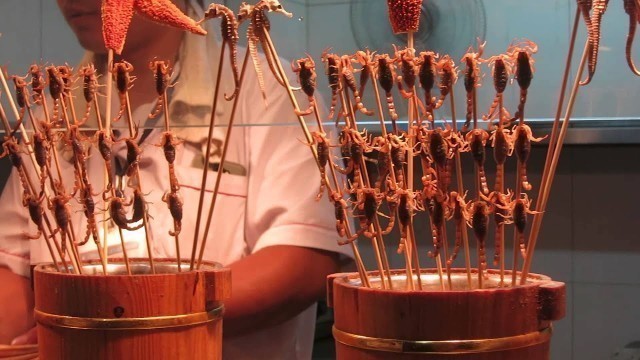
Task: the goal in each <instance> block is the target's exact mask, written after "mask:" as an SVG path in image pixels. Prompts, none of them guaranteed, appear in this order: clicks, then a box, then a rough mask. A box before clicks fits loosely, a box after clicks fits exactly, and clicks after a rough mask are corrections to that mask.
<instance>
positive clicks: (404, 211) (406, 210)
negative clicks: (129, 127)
mask: <svg viewBox="0 0 640 360" xmlns="http://www.w3.org/2000/svg"><path fill="white" fill-rule="evenodd" d="M416 199H417V195H416V194H415V192H413V191H408V190H406V189H402V188H400V187H396V188H395V189H394V190H393V191H392V193H391V194H390V195H387V202H388V203H389V204H392V203H395V204H397V206H396V209H397V212H398V221H399V222H400V244H399V246H398V253H399V254H400V253H402V252H404V249H405V248H406V244H407V238H408V235H409V225H410V224H411V219H412V218H413V214H414V213H415V212H416V211H418V210H424V209H423V208H422V205H421V204H420V202H419V201H417V200H416ZM390 217H391V219H392V221H391V224H390V226H389V229H387V230H385V231H384V232H383V234H388V233H389V232H391V229H392V228H393V219H394V217H395V214H394V211H391V213H390Z"/></svg>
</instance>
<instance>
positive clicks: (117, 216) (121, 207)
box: [107, 190, 144, 231]
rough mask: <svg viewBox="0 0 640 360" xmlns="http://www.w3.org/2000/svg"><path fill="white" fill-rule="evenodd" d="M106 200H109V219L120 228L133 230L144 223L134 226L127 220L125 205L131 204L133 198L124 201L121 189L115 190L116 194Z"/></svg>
mask: <svg viewBox="0 0 640 360" xmlns="http://www.w3.org/2000/svg"><path fill="white" fill-rule="evenodd" d="M107 200H108V201H109V209H108V210H109V216H110V218H109V219H111V220H112V221H113V223H114V224H116V226H118V227H119V228H120V229H123V230H127V231H135V230H138V229H140V228H142V227H143V226H144V223H140V224H138V225H136V226H130V225H129V223H128V222H127V212H126V210H125V207H127V206H131V204H132V203H133V199H132V200H129V202H126V200H125V198H124V194H123V193H122V191H121V190H116V194H115V195H114V196H112V197H110V198H108V199H107ZM107 220H108V219H107Z"/></svg>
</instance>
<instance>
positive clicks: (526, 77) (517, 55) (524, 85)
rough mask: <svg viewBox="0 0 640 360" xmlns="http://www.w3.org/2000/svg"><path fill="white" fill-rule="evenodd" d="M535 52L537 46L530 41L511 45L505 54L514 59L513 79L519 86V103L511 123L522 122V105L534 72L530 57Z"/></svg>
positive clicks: (533, 62) (532, 60)
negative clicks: (514, 121)
mask: <svg viewBox="0 0 640 360" xmlns="http://www.w3.org/2000/svg"><path fill="white" fill-rule="evenodd" d="M537 52H538V45H537V44H536V43H534V42H533V41H531V40H523V42H522V43H520V44H512V45H511V46H509V49H508V50H507V53H509V54H511V57H512V58H513V59H514V63H515V65H516V68H515V78H516V80H517V81H518V86H520V102H519V103H518V110H517V111H516V113H515V116H514V118H513V119H512V121H513V120H516V119H520V121H521V122H522V121H524V105H525V103H526V102H527V91H528V89H529V85H531V80H532V79H533V73H534V71H535V69H534V67H533V64H535V60H534V59H533V57H532V55H533V54H535V53H537Z"/></svg>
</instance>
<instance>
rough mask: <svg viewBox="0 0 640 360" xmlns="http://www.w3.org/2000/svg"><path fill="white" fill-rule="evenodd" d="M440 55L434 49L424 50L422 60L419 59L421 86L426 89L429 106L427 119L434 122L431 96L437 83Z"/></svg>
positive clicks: (427, 104)
mask: <svg viewBox="0 0 640 360" xmlns="http://www.w3.org/2000/svg"><path fill="white" fill-rule="evenodd" d="M439 57H440V55H438V54H436V53H434V52H432V51H423V52H421V53H420V60H419V61H418V63H419V66H420V71H419V72H418V79H419V80H420V86H422V90H424V99H425V100H424V101H425V106H426V107H427V119H428V120H429V121H431V122H433V107H434V105H435V104H434V99H433V98H432V97H431V90H433V87H434V85H435V84H436V74H437V72H438V69H437V66H436V65H437V63H438V58H439Z"/></svg>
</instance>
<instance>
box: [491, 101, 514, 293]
mask: <svg viewBox="0 0 640 360" xmlns="http://www.w3.org/2000/svg"><path fill="white" fill-rule="evenodd" d="M503 110H504V97H503V96H502V95H500V99H499V100H498V131H500V132H502V129H503V127H502V111H503ZM505 162H506V161H505ZM500 166H501V167H502V171H501V172H500V178H499V179H496V182H498V183H499V184H500V186H499V188H497V189H496V191H498V192H499V195H498V196H500V195H502V194H503V193H504V168H505V164H502V165H500ZM516 196H520V194H519V193H516ZM498 201H499V200H498ZM504 233H505V231H504V223H503V224H501V225H498V226H497V227H496V236H500V286H504Z"/></svg>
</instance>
